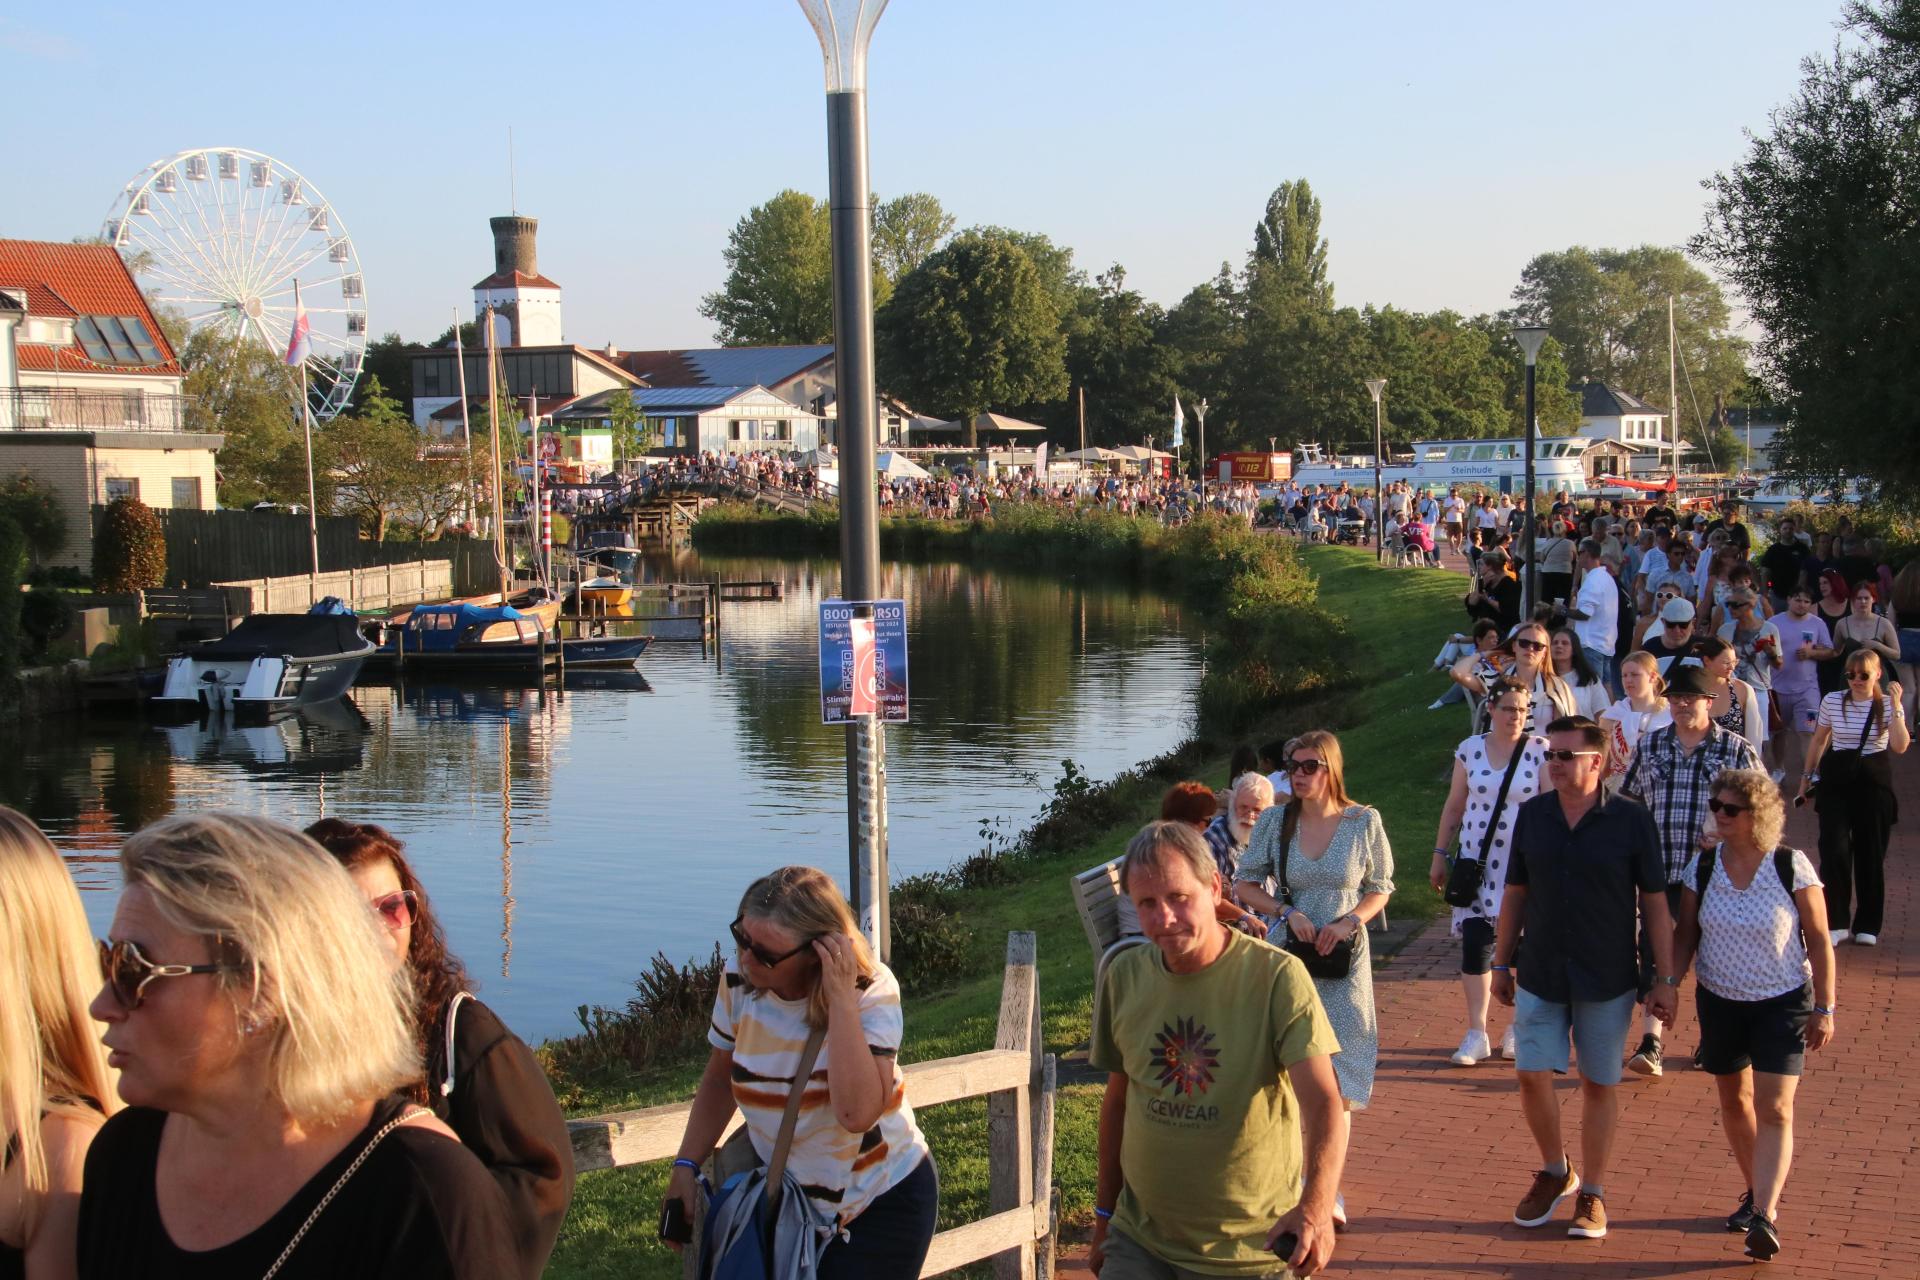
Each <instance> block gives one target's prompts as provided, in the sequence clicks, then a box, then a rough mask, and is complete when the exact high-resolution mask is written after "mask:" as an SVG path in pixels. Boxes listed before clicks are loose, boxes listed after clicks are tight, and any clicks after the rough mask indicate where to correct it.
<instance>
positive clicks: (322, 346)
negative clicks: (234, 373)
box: [101, 147, 367, 420]
mask: <svg viewBox="0 0 1920 1280" xmlns="http://www.w3.org/2000/svg"><path fill="white" fill-rule="evenodd" d="M101 238H102V239H104V240H106V241H107V242H109V243H110V244H112V245H113V246H114V247H115V248H117V249H119V250H120V253H121V256H122V257H124V258H125V259H126V260H127V265H128V267H129V268H130V269H131V270H132V271H133V273H134V275H135V277H136V278H138V279H139V281H140V284H141V286H142V287H143V288H145V289H146V290H147V294H148V297H149V298H150V299H151V300H152V301H153V303H154V305H155V306H156V308H164V309H166V310H169V311H172V312H173V313H175V314H177V315H178V316H180V317H181V318H182V319H183V320H184V321H185V322H186V323H187V325H188V326H189V327H190V328H191V329H193V330H195V331H198V330H203V329H204V330H212V331H214V332H215V333H217V334H219V335H220V336H221V337H223V338H225V339H227V340H229V341H235V342H248V343H256V344H259V345H260V346H262V347H264V348H265V349H266V350H268V351H271V352H273V353H274V355H275V356H279V355H280V354H281V353H283V352H285V350H286V349H287V341H288V337H289V335H290V334H291V333H292V330H293V318H294V293H295V283H296V281H297V282H298V286H299V301H300V303H301V305H302V306H303V307H304V308H305V310H306V312H307V318H308V323H309V325H310V334H311V343H312V355H311V356H310V357H309V359H308V361H307V385H308V403H309V404H310V405H311V406H312V410H313V416H314V417H316V418H319V419H322V420H325V419H328V418H331V417H333V416H334V415H336V414H338V413H339V412H340V411H341V410H343V409H345V408H346V406H347V404H348V403H349V401H350V400H351V399H352V396H353V388H354V384H355V383H356V382H357V381H358V380H359V377H360V370H361V367H362V363H363V361H364V360H365V357H366V349H367V298H366V278H365V276H364V275H363V274H362V273H361V270H360V255H359V254H358V253H357V252H356V251H355V249H354V247H353V240H352V238H351V237H349V236H348V234H347V228H346V224H345V222H344V221H343V220H342V219H341V217H340V214H339V211H338V210H336V209H335V208H334V207H333V206H332V204H330V203H329V202H328V201H327V199H326V197H325V196H324V195H322V194H321V192H320V189H319V188H318V187H316V186H314V185H313V183H312V182H310V181H308V180H307V178H306V177H305V176H303V175H302V174H301V173H300V172H299V171H297V170H296V169H294V167H293V166H292V165H289V164H286V163H284V162H282V161H279V160H275V159H274V158H273V157H272V156H269V155H265V154H263V153H261V152H258V151H249V150H246V149H245V148H243V147H207V148H199V149H195V150H191V151H182V152H180V153H178V154H177V155H172V156H169V157H167V158H166V159H164V160H158V161H155V162H154V163H153V164H151V165H148V166H147V167H146V168H145V169H143V170H141V172H140V173H139V174H137V175H136V176H135V177H134V179H133V181H131V182H129V183H127V185H126V187H125V188H124V189H123V190H122V191H121V193H120V196H119V198H118V199H117V200H116V201H115V202H114V207H113V212H112V213H111V214H109V215H108V218H107V222H106V225H105V226H104V227H103V228H102V229H101ZM288 386H289V388H290V391H291V394H292V395H293V396H294V398H295V400H296V403H297V401H298V396H299V381H298V379H297V378H292V379H289V380H288Z"/></svg>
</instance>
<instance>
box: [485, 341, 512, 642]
mask: <svg viewBox="0 0 1920 1280" xmlns="http://www.w3.org/2000/svg"><path fill="white" fill-rule="evenodd" d="M486 325H487V331H486V334H485V335H484V336H485V338H486V344H487V426H488V428H489V429H490V430H491V431H492V432H493V560H494V564H495V565H496V566H498V568H499V570H500V603H501V604H503V605H504V604H506V603H507V595H508V592H507V522H506V508H505V506H504V505H503V504H504V495H503V494H502V493H501V490H500V393H499V383H498V381H497V380H496V379H495V377H494V360H495V358H496V356H497V355H498V351H497V349H496V348H495V347H494V345H493V308H492V307H491V306H489V307H488V308H487V310H486Z"/></svg>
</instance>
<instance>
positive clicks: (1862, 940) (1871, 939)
mask: <svg viewBox="0 0 1920 1280" xmlns="http://www.w3.org/2000/svg"><path fill="white" fill-rule="evenodd" d="M1853 945H1854V946H1856V947H1877V946H1879V945H1880V935H1879V934H1877V933H1856V934H1854V935H1853Z"/></svg>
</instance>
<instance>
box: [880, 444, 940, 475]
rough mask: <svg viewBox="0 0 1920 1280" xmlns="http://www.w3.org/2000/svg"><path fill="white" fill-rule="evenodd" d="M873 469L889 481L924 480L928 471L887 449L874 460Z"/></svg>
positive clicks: (903, 455) (901, 454) (909, 459)
mask: <svg viewBox="0 0 1920 1280" xmlns="http://www.w3.org/2000/svg"><path fill="white" fill-rule="evenodd" d="M873 462H874V467H875V469H876V470H878V471H879V472H880V474H881V475H883V476H885V477H886V478H887V479H889V480H926V479H928V478H930V474H931V473H929V472H928V470H927V469H926V468H925V467H923V466H921V465H920V464H919V463H917V462H915V461H914V460H913V459H912V458H909V457H907V456H906V455H905V454H903V453H895V452H894V451H893V450H891V449H888V450H886V451H884V452H882V453H881V454H880V455H879V456H878V457H876V458H875V459H874V460H873Z"/></svg>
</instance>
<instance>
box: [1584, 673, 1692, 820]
mask: <svg viewBox="0 0 1920 1280" xmlns="http://www.w3.org/2000/svg"><path fill="white" fill-rule="evenodd" d="M1620 687H1621V688H1622V689H1623V690H1625V696H1624V697H1621V698H1618V699H1616V700H1615V701H1614V702H1613V703H1612V704H1611V705H1610V706H1608V707H1607V709H1606V710H1605V711H1602V712H1601V713H1600V714H1599V715H1598V716H1597V717H1595V722H1596V723H1597V724H1599V726H1600V727H1601V729H1603V730H1605V731H1606V735H1607V776H1606V778H1605V779H1604V782H1605V785H1606V787H1607V790H1608V793H1609V794H1611V793H1613V792H1615V791H1618V790H1619V789H1620V782H1621V780H1622V779H1624V778H1625V777H1626V776H1627V766H1629V765H1631V764H1632V763H1633V753H1634V750H1635V748H1637V747H1638V746H1639V745H1640V739H1642V738H1644V737H1646V736H1647V735H1648V734H1649V733H1652V732H1653V731H1654V730H1655V729H1658V728H1661V727H1662V726H1664V725H1670V724H1672V723H1673V712H1672V711H1670V710H1668V708H1667V697H1666V688H1667V682H1666V680H1665V679H1664V678H1662V676H1661V675H1660V660H1659V659H1658V658H1655V657H1654V656H1653V655H1652V654H1650V653H1648V652H1647V651H1646V650H1645V649H1636V650H1634V651H1633V652H1632V653H1630V654H1628V655H1627V656H1626V657H1624V658H1622V659H1620Z"/></svg>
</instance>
